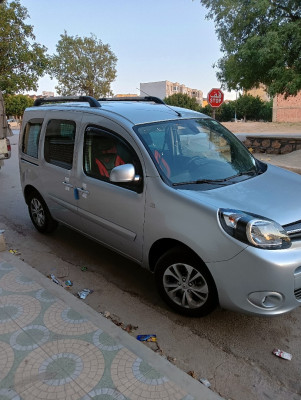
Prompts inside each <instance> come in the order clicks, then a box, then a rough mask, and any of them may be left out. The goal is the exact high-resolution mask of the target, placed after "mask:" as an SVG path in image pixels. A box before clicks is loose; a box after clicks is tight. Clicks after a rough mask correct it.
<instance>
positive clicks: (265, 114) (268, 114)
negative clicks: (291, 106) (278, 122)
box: [259, 100, 273, 121]
mask: <svg viewBox="0 0 301 400" xmlns="http://www.w3.org/2000/svg"><path fill="white" fill-rule="evenodd" d="M259 119H260V120H263V121H272V119H273V100H271V101H266V102H265V103H264V104H263V106H262V107H261V109H260V112H259Z"/></svg>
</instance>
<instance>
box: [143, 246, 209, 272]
mask: <svg viewBox="0 0 301 400" xmlns="http://www.w3.org/2000/svg"><path fill="white" fill-rule="evenodd" d="M175 247H182V248H184V249H185V250H187V251H189V252H190V253H191V254H193V255H194V256H195V257H197V258H198V259H199V260H200V262H201V263H202V264H204V265H205V266H206V264H205V263H204V261H203V260H202V258H201V257H200V256H199V255H198V254H197V253H196V252H195V251H193V250H192V249H191V248H190V247H189V246H187V245H186V244H184V243H182V242H180V241H179V240H176V239H168V238H163V239H159V240H157V241H156V242H155V243H153V245H152V246H151V248H150V251H149V255H148V262H149V268H150V270H151V271H152V272H154V271H155V267H156V263H157V261H158V260H159V258H160V257H161V256H162V255H163V254H164V253H166V252H167V251H169V250H171V249H173V248H175ZM206 268H207V266H206ZM207 269H208V268H207Z"/></svg>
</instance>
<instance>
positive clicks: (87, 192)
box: [76, 187, 90, 194]
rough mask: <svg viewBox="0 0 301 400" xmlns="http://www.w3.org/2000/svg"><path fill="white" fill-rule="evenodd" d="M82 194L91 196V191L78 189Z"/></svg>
mask: <svg viewBox="0 0 301 400" xmlns="http://www.w3.org/2000/svg"><path fill="white" fill-rule="evenodd" d="M76 189H77V190H78V191H79V192H80V193H84V194H90V192H89V190H86V189H83V188H79V187H78V188H76Z"/></svg>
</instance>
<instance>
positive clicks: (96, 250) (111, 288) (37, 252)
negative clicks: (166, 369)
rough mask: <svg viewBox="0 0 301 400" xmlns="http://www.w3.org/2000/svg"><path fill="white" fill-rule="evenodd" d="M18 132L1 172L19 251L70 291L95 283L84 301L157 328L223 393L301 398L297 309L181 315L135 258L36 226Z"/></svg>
mask: <svg viewBox="0 0 301 400" xmlns="http://www.w3.org/2000/svg"><path fill="white" fill-rule="evenodd" d="M17 139H18V136H16V135H15V136H14V137H12V138H11V142H12V152H13V156H12V158H11V159H10V160H8V161H7V162H6V164H5V166H4V168H3V169H2V170H1V172H0V229H5V230H6V232H5V235H6V240H7V243H8V246H9V247H10V248H12V249H17V250H18V251H19V252H20V255H19V256H18V257H20V258H22V259H24V260H25V261H26V262H27V263H28V264H30V265H32V266H34V267H35V268H36V269H38V270H39V271H41V272H42V273H44V274H45V275H47V274H49V273H54V274H55V275H56V276H65V277H67V279H71V280H72V281H74V286H73V292H74V293H76V292H77V291H78V290H79V289H82V288H84V287H88V288H91V289H94V293H92V294H91V295H89V296H88V297H87V299H86V303H87V304H89V305H90V306H91V307H93V308H94V309H95V310H97V311H99V312H104V311H109V312H110V314H111V316H112V317H113V319H116V320H119V321H120V323H123V324H125V325H127V324H132V325H134V326H138V329H137V330H136V331H134V332H133V334H134V335H136V334H140V333H142V334H143V333H155V334H157V336H158V344H159V346H160V348H161V350H162V351H163V352H164V354H165V355H166V356H168V357H171V358H176V360H175V363H176V365H177V366H178V367H179V368H181V369H183V370H184V371H186V372H187V371H191V370H192V371H194V372H195V374H196V376H197V377H198V378H206V379H208V380H209V381H210V382H211V385H212V389H213V390H214V391H215V392H217V393H219V394H221V395H222V396H223V397H224V398H226V399H232V400H241V399H244V400H253V399H273V400H286V399H287V400H297V399H301V383H300V370H301V347H300V339H299V338H300V328H301V309H297V310H295V311H293V312H291V313H290V314H286V315H284V316H280V317H274V318H271V319H269V318H259V317H250V316H245V315H240V314H236V313H232V312H229V311H225V310H220V309H218V310H216V311H215V312H214V313H213V314H211V315H210V316H208V317H206V318H204V319H194V318H192V319H189V318H185V317H182V316H179V315H177V314H174V313H173V312H172V311H170V310H169V309H167V308H166V306H165V304H164V303H163V302H162V301H161V299H160V298H159V296H158V295H157V292H156V289H155V285H154V280H153V278H152V275H150V274H149V273H148V272H147V271H145V270H143V269H141V268H140V267H139V266H136V265H135V264H133V263H131V262H129V261H128V260H126V259H124V258H122V257H120V256H118V255H116V254H113V253H112V252H110V251H108V250H107V249H105V248H103V247H102V246H99V245H98V244H96V243H94V242H92V241H90V240H88V239H86V238H84V237H82V236H81V235H79V234H77V233H74V232H73V231H71V230H69V229H67V228H65V227H62V226H61V227H59V229H58V230H57V231H56V232H54V233H53V234H52V235H48V236H44V235H41V234H39V233H38V232H36V231H35V230H34V228H33V226H32V224H31V222H30V219H29V217H28V213H27V209H26V205H25V204H24V201H23V197H22V194H21V188H20V183H19V172H18V165H17V157H16V153H17V146H16V142H17ZM82 267H87V271H85V272H84V271H81V268H82ZM275 347H276V348H280V349H282V350H284V351H287V352H289V353H291V354H292V355H293V358H292V361H285V360H282V359H279V358H277V357H275V356H274V355H273V354H272V350H273V349H274V348H275Z"/></svg>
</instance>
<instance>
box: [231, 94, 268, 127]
mask: <svg viewBox="0 0 301 400" xmlns="http://www.w3.org/2000/svg"><path fill="white" fill-rule="evenodd" d="M263 104H264V102H263V101H262V100H261V99H260V98H259V97H258V96H257V97H254V96H251V95H250V94H244V95H241V96H239V98H238V99H237V100H236V108H237V112H238V114H241V115H242V116H243V119H244V121H246V120H247V119H252V120H259V119H260V111H261V108H262V106H263Z"/></svg>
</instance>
